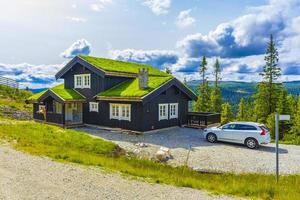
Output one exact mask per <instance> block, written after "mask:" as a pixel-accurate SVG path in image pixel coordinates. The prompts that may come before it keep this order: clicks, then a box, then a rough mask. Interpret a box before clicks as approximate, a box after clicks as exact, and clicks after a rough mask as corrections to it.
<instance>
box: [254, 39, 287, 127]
mask: <svg viewBox="0 0 300 200" xmlns="http://www.w3.org/2000/svg"><path fill="white" fill-rule="evenodd" d="M278 60H279V59H278V51H277V49H276V47H275V42H274V40H273V36H272V35H271V36H270V42H269V43H268V47H267V51H266V56H265V61H266V64H265V66H264V67H263V72H261V73H260V75H261V76H262V78H263V82H261V83H259V84H257V87H256V93H255V94H254V95H253V98H254V120H255V121H258V122H262V123H265V122H266V121H267V118H268V116H269V115H270V114H272V113H274V112H275V111H276V109H277V106H278V103H277V101H278V96H279V94H280V93H281V92H282V84H279V83H275V81H276V80H277V79H278V78H279V77H280V75H281V69H280V68H279V67H278Z"/></svg>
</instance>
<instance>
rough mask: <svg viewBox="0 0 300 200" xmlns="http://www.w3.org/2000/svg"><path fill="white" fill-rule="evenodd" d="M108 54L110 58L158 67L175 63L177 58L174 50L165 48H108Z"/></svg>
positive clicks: (162, 67) (161, 67)
mask: <svg viewBox="0 0 300 200" xmlns="http://www.w3.org/2000/svg"><path fill="white" fill-rule="evenodd" d="M109 55H110V57H111V58H112V59H116V60H123V61H130V62H137V63H143V64H149V65H152V66H155V67H158V68H160V69H164V68H165V66H167V65H172V64H175V63H176V62H177V60H178V54H177V53H176V52H174V51H167V50H149V51H146V50H135V49H125V50H110V51H109Z"/></svg>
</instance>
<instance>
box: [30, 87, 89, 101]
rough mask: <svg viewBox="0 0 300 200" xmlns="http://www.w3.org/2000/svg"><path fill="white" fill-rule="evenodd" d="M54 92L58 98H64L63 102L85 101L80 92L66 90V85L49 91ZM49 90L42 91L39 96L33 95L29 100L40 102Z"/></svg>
mask: <svg viewBox="0 0 300 200" xmlns="http://www.w3.org/2000/svg"><path fill="white" fill-rule="evenodd" d="M48 90H50V91H52V92H54V93H55V94H56V95H57V96H59V97H60V98H62V99H63V100H66V101H67V100H75V99H76V100H78V99H84V97H83V96H82V95H80V94H79V93H78V92H76V91H74V90H73V89H65V88H64V84H63V83H62V84H59V85H57V86H55V87H53V88H51V89H48ZM48 90H44V91H41V92H39V93H37V94H34V95H32V96H31V97H29V98H28V100H31V101H35V100H38V99H39V98H40V97H41V96H42V95H43V94H45V93H46V92H47V91H48Z"/></svg>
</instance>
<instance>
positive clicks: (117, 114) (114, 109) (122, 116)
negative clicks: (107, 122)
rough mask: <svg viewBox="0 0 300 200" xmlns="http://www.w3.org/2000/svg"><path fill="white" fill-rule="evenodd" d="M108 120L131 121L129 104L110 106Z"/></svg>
mask: <svg viewBox="0 0 300 200" xmlns="http://www.w3.org/2000/svg"><path fill="white" fill-rule="evenodd" d="M110 119H118V120H127V121H130V120H131V105H130V104H110Z"/></svg>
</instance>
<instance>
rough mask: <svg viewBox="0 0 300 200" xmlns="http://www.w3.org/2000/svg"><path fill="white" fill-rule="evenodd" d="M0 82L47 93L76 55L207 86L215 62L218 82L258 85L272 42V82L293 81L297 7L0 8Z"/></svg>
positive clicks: (281, 2) (299, 52) (130, 2)
mask: <svg viewBox="0 0 300 200" xmlns="http://www.w3.org/2000/svg"><path fill="white" fill-rule="evenodd" d="M0 7H1V8H5V9H2V10H1V12H0V27H1V31H0V46H1V47H2V48H0V76H5V77H9V78H13V79H16V80H17V81H19V82H20V85H21V87H27V86H28V87H30V88H45V87H51V86H52V85H55V84H56V83H57V81H61V80H55V78H54V75H55V73H56V72H57V71H58V70H59V69H61V68H62V67H63V66H64V65H65V64H66V63H67V62H68V61H69V60H70V59H72V58H73V57H74V56H76V55H79V54H84V55H91V56H96V57H105V58H112V59H118V60H124V61H132V62H139V63H145V64H151V65H153V66H155V67H157V68H159V69H161V70H164V69H165V68H166V67H169V68H170V69H171V70H172V73H173V75H174V76H176V77H177V78H179V79H181V80H182V79H183V78H186V79H187V80H196V79H200V76H199V73H198V70H199V64H200V61H201V57H202V56H203V55H205V56H206V57H207V58H208V73H207V76H208V79H212V75H211V72H212V66H213V63H214V62H215V59H216V58H218V59H219V60H220V63H221V68H222V80H224V81H229V80H231V81H247V82H249V81H260V80H261V78H260V76H259V75H258V74H259V72H260V71H261V70H262V68H263V66H264V63H265V62H264V54H265V52H266V47H267V43H268V41H269V37H270V34H273V36H274V39H275V42H276V47H277V49H278V52H279V66H280V67H281V69H282V76H281V78H280V81H292V80H300V0H243V1H241V0H226V1H220V0H210V1H206V0H188V1H183V0H64V1H61V0H43V1H40V0H10V1H4V0H1V1H0Z"/></svg>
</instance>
